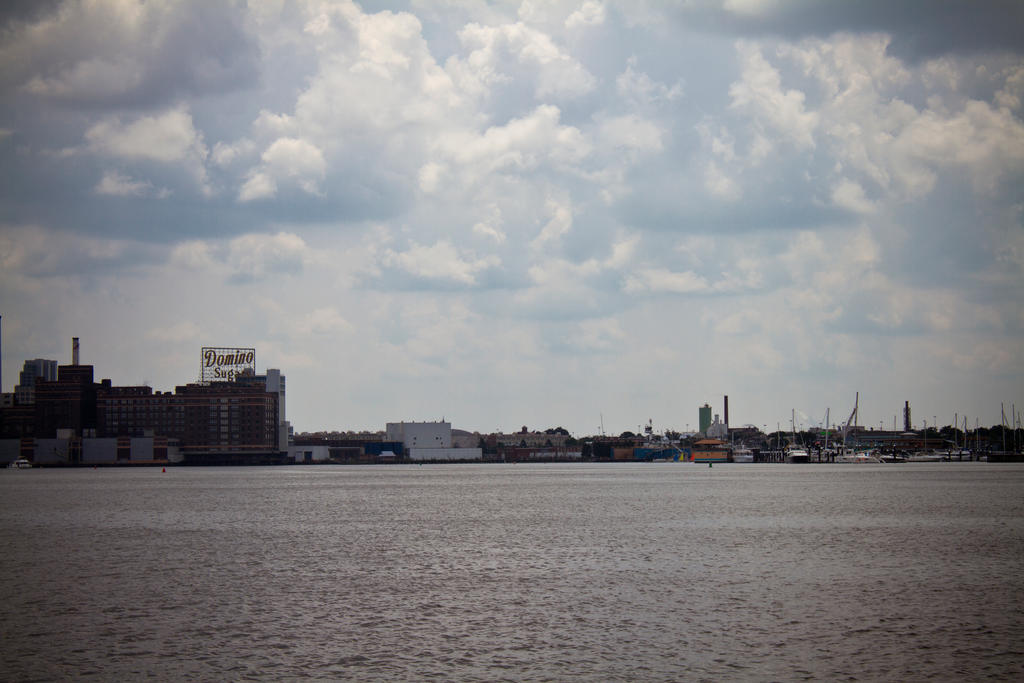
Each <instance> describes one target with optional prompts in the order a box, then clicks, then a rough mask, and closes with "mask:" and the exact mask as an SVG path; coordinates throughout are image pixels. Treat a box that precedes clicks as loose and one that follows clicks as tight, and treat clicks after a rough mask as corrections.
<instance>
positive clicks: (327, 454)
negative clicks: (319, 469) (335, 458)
mask: <svg viewBox="0 0 1024 683" xmlns="http://www.w3.org/2000/svg"><path fill="white" fill-rule="evenodd" d="M286 450H287V451H288V460H290V461H291V462H296V463H300V464H302V463H314V462H327V461H328V460H330V459H331V451H330V448H328V447H327V446H288V447H287V449H286Z"/></svg>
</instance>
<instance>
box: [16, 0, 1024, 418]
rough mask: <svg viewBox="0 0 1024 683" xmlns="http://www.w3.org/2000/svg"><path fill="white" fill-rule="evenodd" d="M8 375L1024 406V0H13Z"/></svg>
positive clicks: (423, 412)
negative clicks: (243, 368) (235, 373)
mask: <svg viewBox="0 0 1024 683" xmlns="http://www.w3.org/2000/svg"><path fill="white" fill-rule="evenodd" d="M0 22H3V26H4V29H5V41H4V43H3V44H2V45H0V65H2V68H0V92H2V95H3V96H2V98H0V178H2V182H0V315H2V325H3V332H2V335H3V336H2V347H0V348H2V368H0V369H2V384H3V386H2V389H3V391H5V392H10V391H12V390H13V386H14V384H15V383H16V382H17V376H18V372H19V370H20V369H21V367H22V363H23V362H24V361H25V360H28V359H34V358H49V359H55V360H57V361H58V362H59V363H61V364H66V363H68V362H69V361H70V339H71V337H80V338H81V340H82V362H83V363H88V364H92V365H94V366H95V367H96V372H97V375H98V376H101V377H109V378H110V379H111V380H112V381H113V382H114V383H115V384H119V385H134V384H148V385H150V386H152V387H154V388H155V389H161V390H168V389H171V388H173V387H175V386H177V385H180V384H183V383H187V382H189V381H194V380H195V379H197V378H198V376H199V366H198V362H199V350H200V348H201V347H203V346H219V345H235V346H239V347H247V348H255V349H256V363H257V364H258V367H259V368H260V369H261V370H262V369H265V368H279V369H280V370H281V371H282V373H284V374H286V375H287V377H288V384H289V387H288V413H289V418H290V419H291V420H292V422H293V424H294V427H295V429H296V430H297V431H317V430H322V429H336V428H344V429H353V430H360V429H380V428H382V425H384V424H385V423H386V422H388V421H396V420H406V421H413V420H421V421H422V420H438V419H441V418H442V417H444V418H445V419H447V420H448V421H450V422H451V423H452V424H453V426H455V427H456V428H461V429H468V430H471V431H480V432H494V431H515V430H517V429H519V428H520V427H521V426H522V425H524V424H525V425H528V426H529V427H531V428H535V429H546V428H550V427H558V426H562V427H565V428H566V429H568V430H570V431H571V432H573V433H574V434H594V433H596V432H597V431H598V430H599V429H600V427H601V424H602V421H603V424H604V429H605V431H606V432H607V433H616V434H618V433H620V432H622V431H626V430H628V431H636V429H637V428H638V427H640V428H642V427H643V425H645V424H646V423H647V421H648V420H652V421H653V424H654V426H655V428H656V429H658V430H664V429H674V430H680V431H682V430H685V429H686V428H687V425H689V426H690V428H691V429H695V428H696V425H697V421H698V408H699V407H700V406H701V405H703V404H704V403H705V402H706V403H709V404H710V405H711V406H712V407H713V408H714V410H715V412H718V413H721V412H722V408H721V402H722V397H723V396H724V395H728V396H729V397H730V422H731V423H732V424H734V425H742V424H753V425H755V426H758V427H759V428H761V427H767V428H769V429H774V427H775V426H776V425H779V426H781V427H783V428H786V427H787V425H788V423H789V418H790V414H791V411H794V410H795V411H797V417H798V419H799V420H801V424H805V425H814V424H816V423H821V422H822V421H823V419H824V416H825V410H826V408H829V409H830V410H831V416H832V419H831V420H830V421H832V422H836V423H839V422H841V421H845V419H846V416H847V415H848V414H849V412H850V410H852V408H853V402H854V397H855V395H856V394H857V392H859V395H860V414H861V419H860V423H861V424H862V425H863V426H865V427H874V428H878V427H879V426H883V427H885V428H887V429H889V428H891V427H892V423H893V418H894V417H895V418H896V420H897V424H898V425H900V424H901V423H902V409H903V405H904V402H905V401H910V404H911V407H912V410H913V419H914V423H915V424H916V425H918V426H920V425H921V424H922V421H924V420H927V422H928V424H932V422H933V420H934V421H936V422H937V423H938V424H939V425H940V426H941V425H945V424H951V423H952V422H953V418H954V415H955V414H958V415H960V416H961V417H960V420H961V421H962V419H963V417H962V416H963V415H965V414H966V416H967V418H968V421H969V424H970V426H971V427H973V426H974V424H975V420H976V419H977V420H978V423H979V424H980V425H981V426H992V425H995V424H998V423H999V422H1000V407H1001V404H1002V405H1004V406H1005V411H1006V413H1007V418H1008V422H1010V421H1012V417H1011V416H1010V413H1011V407H1012V406H1014V405H1015V406H1016V411H1017V412H1018V413H1020V412H1021V411H1022V410H1024V391H1022V389H1024V306H1022V305H1021V302H1020V295H1021V292H1024V209H1022V202H1021V192H1020V187H1021V186H1022V185H1021V183H1022V181H1024V46H1022V41H1021V39H1020V36H1021V35H1024V4H1022V3H1019V2H1010V1H1009V0H1007V1H1003V0H992V1H991V2H984V3H977V2H967V1H954V2H947V3H942V4H941V7H938V8H937V7H936V5H935V4H934V3H929V2H926V1H925V0H908V1H907V2H902V3H891V2H883V1H882V0H863V1H861V2H857V3H812V2H807V1H806V0H773V1H771V2H766V1H764V2H762V1H758V0H743V1H739V0H722V1H720V2H719V1H716V0H708V2H699V3H660V2H649V1H646V0H644V1H640V2H637V1H636V0H551V1H549V2H532V1H531V0H524V1H514V0H495V1H493V2H472V3H469V2H424V1H422V0H402V1H399V0H395V1H387V0H367V1H366V2H362V3H356V2H351V1H349V0H337V1H334V2H320V1H319V0H318V1H316V2H313V1H312V0H309V1H296V2H289V3H281V4H277V3H248V4H244V3H213V4H210V3H205V2H198V1H195V2H193V1H186V2H147V3H133V2H120V1H117V2H115V1H114V0H96V1H95V2H88V3H86V2H78V1H72V0H55V1H54V2H45V3H8V4H7V5H5V6H4V7H3V8H0Z"/></svg>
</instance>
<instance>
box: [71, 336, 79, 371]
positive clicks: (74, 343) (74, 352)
mask: <svg viewBox="0 0 1024 683" xmlns="http://www.w3.org/2000/svg"><path fill="white" fill-rule="evenodd" d="M71 364H72V365H78V337H72V338H71Z"/></svg>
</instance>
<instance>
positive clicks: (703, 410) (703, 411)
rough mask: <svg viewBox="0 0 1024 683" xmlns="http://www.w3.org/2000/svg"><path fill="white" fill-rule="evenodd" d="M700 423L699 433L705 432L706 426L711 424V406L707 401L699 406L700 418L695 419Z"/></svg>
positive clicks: (706, 431)
mask: <svg viewBox="0 0 1024 683" xmlns="http://www.w3.org/2000/svg"><path fill="white" fill-rule="evenodd" d="M697 424H699V425H700V433H701V434H707V433H708V427H710V426H711V406H709V405H708V404H707V403H705V404H704V405H702V406H701V407H700V419H699V420H698V421H697Z"/></svg>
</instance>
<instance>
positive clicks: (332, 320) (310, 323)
mask: <svg viewBox="0 0 1024 683" xmlns="http://www.w3.org/2000/svg"><path fill="white" fill-rule="evenodd" d="M351 329H352V325H351V323H349V322H348V321H347V320H345V318H344V317H342V315H341V314H340V313H339V312H338V310H337V309H336V308H334V307H333V306H325V307H323V308H317V309H314V310H312V311H310V312H309V313H308V314H307V315H306V317H305V319H304V320H303V321H302V323H301V324H300V325H299V332H300V333H302V334H322V335H337V334H343V333H346V332H348V331H350V330H351Z"/></svg>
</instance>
